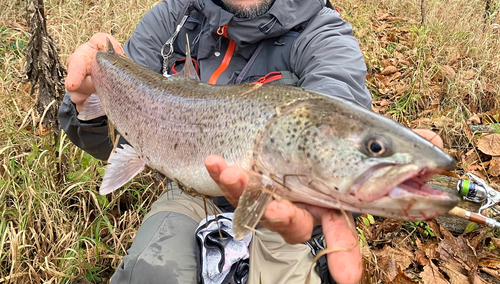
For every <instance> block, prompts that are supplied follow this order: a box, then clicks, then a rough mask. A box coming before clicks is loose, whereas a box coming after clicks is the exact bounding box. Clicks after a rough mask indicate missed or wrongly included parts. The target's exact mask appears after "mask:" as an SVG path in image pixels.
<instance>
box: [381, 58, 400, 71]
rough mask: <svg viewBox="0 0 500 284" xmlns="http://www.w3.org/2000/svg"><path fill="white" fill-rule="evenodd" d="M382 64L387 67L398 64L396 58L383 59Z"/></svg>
mask: <svg viewBox="0 0 500 284" xmlns="http://www.w3.org/2000/svg"><path fill="white" fill-rule="evenodd" d="M380 66H381V67H382V68H383V69H385V68H387V67H389V66H393V67H395V66H396V61H395V60H394V59H382V60H380Z"/></svg>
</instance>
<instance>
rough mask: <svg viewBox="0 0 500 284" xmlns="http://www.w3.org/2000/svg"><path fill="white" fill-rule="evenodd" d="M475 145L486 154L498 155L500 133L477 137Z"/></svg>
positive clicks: (499, 151) (499, 153)
mask: <svg viewBox="0 0 500 284" xmlns="http://www.w3.org/2000/svg"><path fill="white" fill-rule="evenodd" d="M477 147H478V148H479V150H481V152H483V153H485V154H487V155H491V156H500V134H498V133H493V134H487V135H482V136H481V137H479V140H478V142H477Z"/></svg>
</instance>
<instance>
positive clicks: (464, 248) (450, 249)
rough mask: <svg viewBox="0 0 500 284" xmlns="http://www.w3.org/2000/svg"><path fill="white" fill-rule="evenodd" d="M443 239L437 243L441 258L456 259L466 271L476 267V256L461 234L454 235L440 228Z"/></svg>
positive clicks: (446, 259)
mask: <svg viewBox="0 0 500 284" xmlns="http://www.w3.org/2000/svg"><path fill="white" fill-rule="evenodd" d="M441 234H442V235H443V240H442V241H441V242H440V243H439V245H438V253H439V256H440V258H441V259H442V260H445V261H449V260H450V259H454V260H456V261H457V262H458V263H460V264H461V265H462V266H463V267H464V268H465V269H467V271H471V270H474V269H475V268H476V267H477V257H476V256H475V255H474V253H475V252H474V251H473V249H472V248H471V247H470V246H469V244H468V243H467V240H466V239H465V238H464V237H463V236H458V237H455V236H453V235H452V234H451V233H450V232H449V231H448V230H446V229H445V228H441Z"/></svg>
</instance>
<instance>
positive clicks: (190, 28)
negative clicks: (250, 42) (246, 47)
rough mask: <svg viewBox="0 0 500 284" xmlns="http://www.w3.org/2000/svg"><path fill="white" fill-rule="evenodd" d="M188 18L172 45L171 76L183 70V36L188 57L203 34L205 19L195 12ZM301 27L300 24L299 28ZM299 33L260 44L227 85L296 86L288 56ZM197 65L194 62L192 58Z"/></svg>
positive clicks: (288, 34)
mask: <svg viewBox="0 0 500 284" xmlns="http://www.w3.org/2000/svg"><path fill="white" fill-rule="evenodd" d="M188 14H189V17H188V18H187V20H186V22H185V24H184V25H183V26H182V28H181V30H180V31H179V34H178V36H177V37H176V39H175V40H174V42H173V47H174V53H173V55H172V57H170V59H169V62H168V65H167V70H169V73H170V74H174V73H177V72H179V71H180V70H182V68H183V67H184V62H185V57H186V55H185V49H186V34H187V35H189V39H190V41H191V42H192V44H191V55H192V56H193V58H195V55H196V54H197V52H198V39H199V37H200V35H201V34H202V33H203V30H202V29H203V27H204V26H205V17H204V15H203V14H202V13H200V12H199V11H197V10H191V11H189V13H188ZM302 26H303V25H301V29H300V30H302V29H303V28H302ZM299 35H300V32H298V31H295V30H292V31H289V32H287V33H285V34H283V35H281V36H279V37H275V38H268V39H265V40H263V41H261V42H260V43H259V45H258V47H257V48H256V50H255V52H254V54H253V55H252V56H251V57H250V59H249V60H248V62H247V64H246V65H245V67H244V68H243V69H242V70H241V71H238V72H235V73H234V74H233V75H234V76H232V80H231V81H230V82H229V84H241V83H264V84H267V83H269V84H278V85H289V86H297V84H298V82H299V78H298V77H297V76H296V75H295V74H294V73H293V72H292V69H291V67H290V53H291V50H292V46H293V42H294V41H295V39H296V38H297V37H298V36H299ZM193 61H194V64H195V66H197V63H196V59H193Z"/></svg>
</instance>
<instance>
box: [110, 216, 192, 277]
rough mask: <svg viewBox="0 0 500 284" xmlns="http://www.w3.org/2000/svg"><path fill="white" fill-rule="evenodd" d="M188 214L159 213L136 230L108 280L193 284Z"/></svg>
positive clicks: (189, 219)
mask: <svg viewBox="0 0 500 284" xmlns="http://www.w3.org/2000/svg"><path fill="white" fill-rule="evenodd" d="M197 226H198V223H197V222H196V221H194V220H193V219H191V218H190V217H188V216H186V215H183V214H179V213H174V212H159V213H157V214H155V215H153V216H151V217H150V218H148V219H147V220H146V221H145V222H144V224H142V225H141V227H140V228H139V230H138V231H137V234H136V237H135V239H134V241H133V243H132V246H131V247H130V249H129V250H128V254H127V256H125V257H124V259H123V262H122V263H121V264H120V265H119V266H118V268H117V269H116V272H115V274H114V275H113V277H112V279H111V283H162V284H165V283H166V284H169V283H172V284H174V283H175V284H188V283H189V284H193V283H196V255H195V252H196V251H195V235H194V233H195V230H196V227H197Z"/></svg>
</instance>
